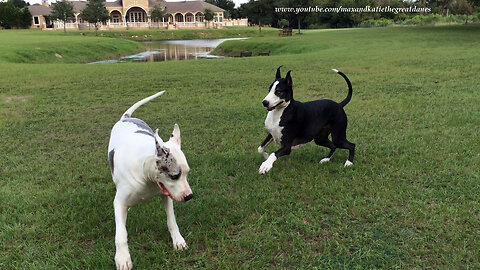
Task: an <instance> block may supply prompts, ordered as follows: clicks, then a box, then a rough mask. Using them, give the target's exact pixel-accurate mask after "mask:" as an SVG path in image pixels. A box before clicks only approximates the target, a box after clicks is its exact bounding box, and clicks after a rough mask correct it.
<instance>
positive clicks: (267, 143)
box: [258, 133, 273, 159]
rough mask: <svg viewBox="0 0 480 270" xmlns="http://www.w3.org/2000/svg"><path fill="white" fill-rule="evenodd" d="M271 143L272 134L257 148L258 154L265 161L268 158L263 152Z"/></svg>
mask: <svg viewBox="0 0 480 270" xmlns="http://www.w3.org/2000/svg"><path fill="white" fill-rule="evenodd" d="M272 141H273V137H272V134H270V133H269V134H268V136H267V138H265V140H263V142H262V144H261V145H260V146H259V147H258V153H260V154H262V155H263V157H264V158H265V159H267V158H268V153H267V152H265V148H267V146H268V145H269V144H270V143H271V142H272Z"/></svg>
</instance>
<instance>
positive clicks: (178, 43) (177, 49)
mask: <svg viewBox="0 0 480 270" xmlns="http://www.w3.org/2000/svg"><path fill="white" fill-rule="evenodd" d="M237 39H244V38H226V39H195V40H165V41H147V42H143V44H144V46H145V48H146V49H147V51H145V52H142V53H139V54H135V55H130V56H126V57H122V58H120V59H119V60H105V61H98V62H93V63H90V64H103V63H115V62H130V61H133V62H161V61H170V60H191V59H200V58H222V56H215V55H211V54H210V52H211V51H212V50H213V49H215V47H217V46H218V45H219V44H220V43H222V42H224V41H226V40H237Z"/></svg>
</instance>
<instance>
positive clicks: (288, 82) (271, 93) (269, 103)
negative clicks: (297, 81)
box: [262, 66, 293, 111]
mask: <svg viewBox="0 0 480 270" xmlns="http://www.w3.org/2000/svg"><path fill="white" fill-rule="evenodd" d="M281 67H282V66H279V67H278V69H277V74H276V76H275V81H273V83H272V84H271V85H270V88H269V89H268V95H267V96H266V97H265V98H264V99H263V102H262V104H263V106H265V107H266V108H267V110H269V111H271V110H274V109H277V108H283V107H286V106H288V104H289V103H290V100H292V99H293V89H292V85H293V82H292V77H291V76H290V72H291V70H289V71H288V72H287V76H285V78H282V76H281V75H280V68H281Z"/></svg>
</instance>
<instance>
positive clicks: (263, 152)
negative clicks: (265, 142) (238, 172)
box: [257, 146, 270, 159]
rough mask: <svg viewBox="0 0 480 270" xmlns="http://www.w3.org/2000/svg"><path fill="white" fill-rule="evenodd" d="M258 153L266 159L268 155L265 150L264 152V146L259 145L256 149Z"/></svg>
mask: <svg viewBox="0 0 480 270" xmlns="http://www.w3.org/2000/svg"><path fill="white" fill-rule="evenodd" d="M257 151H258V153H260V154H262V156H263V157H264V158H265V159H267V158H268V156H270V155H269V154H268V153H267V152H265V148H263V147H261V146H259V147H258V149H257Z"/></svg>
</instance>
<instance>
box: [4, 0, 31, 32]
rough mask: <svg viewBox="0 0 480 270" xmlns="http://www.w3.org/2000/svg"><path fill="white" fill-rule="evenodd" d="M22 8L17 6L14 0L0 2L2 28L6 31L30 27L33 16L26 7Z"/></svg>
mask: <svg viewBox="0 0 480 270" xmlns="http://www.w3.org/2000/svg"><path fill="white" fill-rule="evenodd" d="M24 3H25V2H24ZM21 6H22V7H18V6H16V2H15V1H14V0H8V1H7V2H0V26H1V27H3V28H6V29H9V28H12V27H21V28H28V27H30V25H31V24H32V14H30V11H29V10H28V8H27V7H26V5H21Z"/></svg>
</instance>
